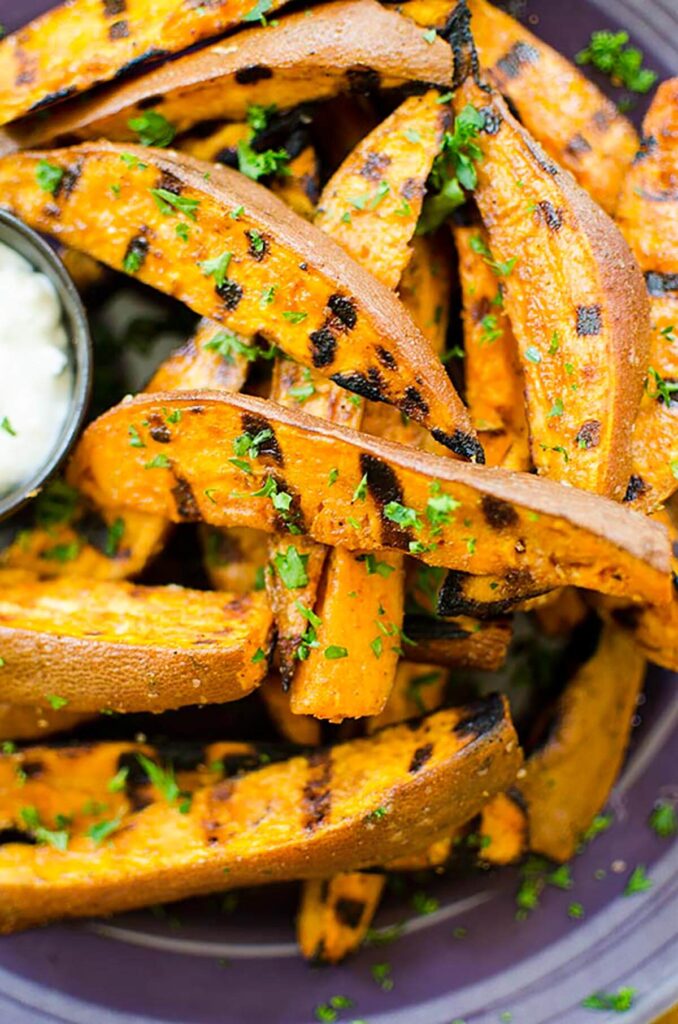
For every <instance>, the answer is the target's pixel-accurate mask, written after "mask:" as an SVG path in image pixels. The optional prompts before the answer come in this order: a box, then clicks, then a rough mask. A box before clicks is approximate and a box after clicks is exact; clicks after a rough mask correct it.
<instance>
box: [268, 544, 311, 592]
mask: <svg viewBox="0 0 678 1024" xmlns="http://www.w3.org/2000/svg"><path fill="white" fill-rule="evenodd" d="M307 563H308V555H300V554H299V552H298V551H297V549H296V548H295V547H294V545H293V544H290V546H289V547H288V549H287V551H286V552H285V553H284V554H283V553H282V552H277V553H276V555H275V556H274V558H273V564H274V566H275V571H276V572H277V574H278V576H279V577H280V579H281V580H282V581H283V583H284V585H285V586H286V587H287V589H288V590H294V589H298V588H299V587H305V586H307V584H308V573H307V571H306V566H307Z"/></svg>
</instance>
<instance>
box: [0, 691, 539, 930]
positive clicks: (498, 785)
mask: <svg viewBox="0 0 678 1024" xmlns="http://www.w3.org/2000/svg"><path fill="white" fill-rule="evenodd" d="M521 759H522V755H521V751H520V748H519V746H518V743H517V738H516V735H515V731H514V729H513V726H512V724H511V722H510V720H509V718H508V712H507V710H506V707H505V705H504V703H503V702H502V700H501V699H500V698H499V697H496V696H495V697H492V698H487V699H486V700H485V701H481V702H479V703H477V704H475V705H471V706H470V707H466V708H458V709H449V710H445V711H440V712H438V713H436V714H434V715H432V716H430V717H428V718H425V719H423V720H422V722H421V723H420V724H419V725H417V726H416V728H411V727H410V726H393V727H392V728H390V729H385V730H382V731H381V732H379V733H377V734H376V735H375V736H372V737H370V738H369V739H360V740H354V741H352V742H350V743H346V744H343V745H340V746H337V747H334V748H333V749H332V750H331V751H318V752H314V753H313V754H312V755H310V756H309V757H308V758H306V757H296V758H293V759H292V760H290V761H286V762H283V763H281V764H273V765H270V766H269V767H266V768H262V769H260V770H259V771H254V772H250V773H248V774H245V775H243V776H241V777H239V778H233V779H228V780H227V781H226V782H225V783H224V782H221V783H217V784H216V785H211V786H210V785H208V786H205V787H202V788H200V789H198V790H197V791H196V792H195V793H194V794H193V799H192V802H191V806H190V807H187V806H184V807H182V808H181V810H183V811H185V812H186V813H181V810H180V808H179V806H178V803H177V802H176V800H175V802H171V803H170V802H168V801H167V800H163V799H159V798H158V797H159V795H160V794H158V796H156V798H155V799H152V802H151V803H150V804H149V805H148V806H145V807H144V808H143V809H142V810H139V811H137V812H135V813H131V814H129V815H124V816H123V817H122V819H121V825H123V824H124V826H125V827H120V828H118V829H117V830H116V831H113V832H112V834H109V836H108V839H107V842H106V843H105V844H101V845H96V842H95V841H94V840H93V839H92V838H91V837H88V836H80V835H76V836H74V837H73V838H72V839H71V840H70V842H68V848H67V849H65V850H64V849H57V848H55V847H54V846H50V845H44V844H43V845H35V846H34V845H27V844H26V843H23V844H22V843H16V842H14V843H12V842H10V843H7V844H5V845H3V846H2V847H0V930H1V931H3V932H5V933H6V932H10V931H16V930H17V929H20V928H26V927H29V926H31V925H35V924H39V923H45V922H47V921H50V920H55V919H57V918H63V917H80V916H85V915H91V914H107V913H112V912H114V911H118V910H124V909H131V908H133V907H138V906H143V905H147V904H149V903H158V902H166V901H168V900H173V899H181V898H183V897H186V896H189V895H199V894H201V893H208V892H214V891H221V890H223V889H224V888H236V887H239V886H244V885H254V884H262V883H265V882H271V881H276V880H278V881H282V880H285V879H291V878H308V877H321V876H322V875H329V874H331V873H332V872H335V871H337V870H347V871H352V870H355V869H358V868H362V867H368V866H370V865H372V864H375V863H377V862H379V861H380V860H383V859H393V858H395V857H397V856H399V855H400V854H401V853H404V852H406V851H407V849H408V848H410V847H411V846H412V844H416V843H417V842H418V841H421V842H425V841H426V839H427V837H428V836H429V835H430V834H431V832H434V833H440V832H441V831H443V830H444V829H452V828H454V827H455V826H456V825H457V824H461V823H462V822H464V821H467V820H468V819H469V818H471V817H472V816H473V815H474V814H476V813H477V812H478V811H479V810H480V808H481V807H482V805H483V804H484V803H485V802H487V800H488V799H490V798H491V797H492V796H493V795H494V794H495V793H496V792H499V791H501V790H503V789H506V788H508V787H509V786H510V785H512V783H513V781H514V779H515V776H516V773H517V771H518V769H519V768H520V764H521ZM6 760H7V759H6ZM481 766H482V769H483V770H482V771H480V769H481ZM12 769H13V764H12V765H11V768H10V770H9V771H5V773H4V774H5V777H6V784H5V792H7V791H8V790H9V789H10V788H11V787H15V786H16V782H15V781H14V778H12V777H11V776H13V770H12ZM111 774H112V772H111ZM7 776H10V777H7ZM69 778H70V773H69V774H67V775H66V776H65V777H62V778H60V779H58V780H57V779H55V780H54V783H53V785H55V786H56V785H58V789H54V791H53V792H54V796H55V810H56V803H57V800H56V798H57V796H58V803H59V804H62V803H63V804H65V802H66V801H67V799H68V793H67V792H66V791H67V788H68V781H69ZM176 788H177V789H178V786H177V787H176ZM175 792H176V789H175V790H173V791H172V794H170V795H171V796H172V797H173V796H174V793H175ZM451 792H454V794H455V799H454V800H450V797H449V795H450V793H451ZM17 803H18V801H17ZM5 806H8V804H7V803H6V802H5V801H4V799H3V807H5ZM49 824H52V822H51V821H50V822H49ZM255 825H256V827H255ZM14 827H15V828H16V827H18V828H22V827H23V828H24V829H26V821H25V818H23V817H22V816H20V812H19V808H18V807H17V815H16V819H15V820H14ZM42 835H43V836H44V833H42ZM28 838H29V843H30V836H29V837H28ZM159 839H161V841H159ZM62 845H63V844H62Z"/></svg>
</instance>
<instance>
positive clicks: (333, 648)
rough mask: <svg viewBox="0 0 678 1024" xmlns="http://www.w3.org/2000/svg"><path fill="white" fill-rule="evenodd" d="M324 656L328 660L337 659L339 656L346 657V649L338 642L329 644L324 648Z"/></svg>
mask: <svg viewBox="0 0 678 1024" xmlns="http://www.w3.org/2000/svg"><path fill="white" fill-rule="evenodd" d="M325 657H326V658H327V660H328V661H337V660H338V659H339V658H348V650H347V649H346V648H345V647H340V646H339V645H338V644H330V646H329V647H326V648H325Z"/></svg>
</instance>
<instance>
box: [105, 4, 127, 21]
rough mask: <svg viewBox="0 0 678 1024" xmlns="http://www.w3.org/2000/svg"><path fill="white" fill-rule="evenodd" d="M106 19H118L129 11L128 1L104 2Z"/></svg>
mask: <svg viewBox="0 0 678 1024" xmlns="http://www.w3.org/2000/svg"><path fill="white" fill-rule="evenodd" d="M103 8H104V18H117V17H118V15H119V14H124V13H125V10H126V9H127V3H126V0H103Z"/></svg>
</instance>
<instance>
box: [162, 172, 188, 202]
mask: <svg viewBox="0 0 678 1024" xmlns="http://www.w3.org/2000/svg"><path fill="white" fill-rule="evenodd" d="M156 187H157V188H162V189H164V190H165V192H171V193H172V195H174V196H180V195H181V193H182V191H183V187H184V186H183V184H182V183H181V182H180V181H179V179H178V178H177V177H176V175H174V174H172V172H171V171H163V172H162V173H161V175H160V179H159V181H158V184H157V186H156Z"/></svg>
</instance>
